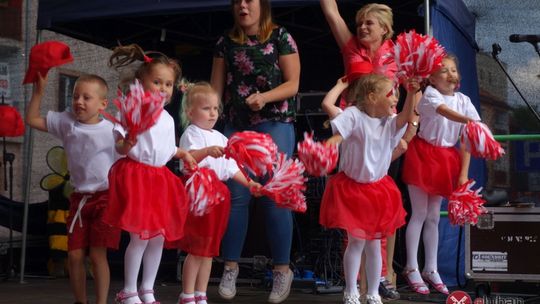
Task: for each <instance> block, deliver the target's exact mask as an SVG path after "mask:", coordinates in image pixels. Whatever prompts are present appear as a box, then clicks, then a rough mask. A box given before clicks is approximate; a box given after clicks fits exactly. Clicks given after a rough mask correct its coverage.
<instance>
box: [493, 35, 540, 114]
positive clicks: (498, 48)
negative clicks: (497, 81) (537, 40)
mask: <svg viewBox="0 0 540 304" xmlns="http://www.w3.org/2000/svg"><path fill="white" fill-rule="evenodd" d="M491 48H492V51H491V56H492V57H493V59H495V61H497V63H498V64H499V66H500V67H501V70H503V72H504V74H505V75H506V77H507V78H508V80H510V83H512V85H513V86H514V88H515V89H516V91H517V92H518V94H519V96H521V99H523V101H524V102H525V104H527V107H528V108H529V110H531V112H532V113H533V115H534V117H536V119H537V120H538V122H540V116H539V115H538V113H537V112H536V110H535V109H534V108H533V107H532V106H531V104H530V103H529V102H528V101H527V99H525V97H524V96H523V94H521V91H520V90H519V89H518V87H517V86H516V84H515V83H514V80H512V77H510V75H509V74H508V72H507V71H506V69H505V68H504V66H503V65H502V63H501V62H500V61H499V57H497V55H499V54H500V53H501V50H502V48H501V46H500V45H499V44H498V43H494V44H493V45H492V46H491ZM535 49H536V51H537V52H538V55H540V51H539V50H538V45H536V46H535Z"/></svg>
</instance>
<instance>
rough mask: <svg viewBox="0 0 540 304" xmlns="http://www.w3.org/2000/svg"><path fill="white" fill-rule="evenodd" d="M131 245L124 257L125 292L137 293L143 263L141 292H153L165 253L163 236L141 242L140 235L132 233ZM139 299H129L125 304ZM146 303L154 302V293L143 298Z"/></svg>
mask: <svg viewBox="0 0 540 304" xmlns="http://www.w3.org/2000/svg"><path fill="white" fill-rule="evenodd" d="M130 238H131V239H130V241H129V245H128V246H127V248H126V254H125V256H124V280H125V282H124V292H126V293H131V292H136V291H137V277H138V275H139V269H140V267H141V262H142V264H143V274H142V280H141V287H140V289H141V290H153V289H154V283H155V281H156V276H157V272H158V269H159V264H160V262H161V254H162V253H163V242H164V238H163V236H161V235H159V236H156V237H153V238H151V239H149V240H141V239H140V237H139V235H138V234H135V233H130ZM138 300H139V299H138V298H137V297H133V298H130V299H127V300H126V301H125V304H132V303H131V302H133V303H136V302H140V301H138ZM141 300H143V301H144V302H154V301H155V298H154V295H153V294H152V293H147V294H145V295H143V296H141Z"/></svg>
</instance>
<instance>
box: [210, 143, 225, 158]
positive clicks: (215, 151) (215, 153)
mask: <svg viewBox="0 0 540 304" xmlns="http://www.w3.org/2000/svg"><path fill="white" fill-rule="evenodd" d="M223 153H224V148H223V147H220V146H210V147H207V148H206V154H208V156H211V157H213V158H218V157H222V156H223Z"/></svg>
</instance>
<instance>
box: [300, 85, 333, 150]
mask: <svg viewBox="0 0 540 304" xmlns="http://www.w3.org/2000/svg"><path fill="white" fill-rule="evenodd" d="M325 95H326V92H309V93H298V99H297V102H298V103H297V110H296V113H297V114H296V139H297V141H302V140H303V139H304V132H308V133H309V132H313V133H314V139H315V140H316V141H320V140H324V139H327V138H329V137H330V136H332V130H331V128H330V122H329V120H328V115H326V113H324V112H323V111H322V109H321V102H322V100H323V99H324V96H325Z"/></svg>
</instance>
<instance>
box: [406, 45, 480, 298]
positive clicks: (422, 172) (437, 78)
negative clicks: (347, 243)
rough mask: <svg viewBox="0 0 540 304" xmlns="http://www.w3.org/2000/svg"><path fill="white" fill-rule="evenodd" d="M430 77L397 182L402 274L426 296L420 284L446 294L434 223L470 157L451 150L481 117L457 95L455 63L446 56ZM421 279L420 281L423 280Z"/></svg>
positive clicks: (463, 179)
mask: <svg viewBox="0 0 540 304" xmlns="http://www.w3.org/2000/svg"><path fill="white" fill-rule="evenodd" d="M442 64H443V66H442V67H441V68H440V69H439V70H438V71H437V72H435V73H433V74H432V75H431V76H430V77H429V82H430V83H431V85H430V86H428V87H427V88H426V90H425V92H424V95H423V96H422V99H420V102H419V104H418V107H417V109H418V112H419V114H420V131H419V133H418V134H417V136H416V137H414V138H413V140H412V141H411V142H410V144H409V149H408V151H407V153H405V163H404V166H403V173H402V179H403V182H404V183H405V184H407V185H408V190H409V195H410V199H411V209H412V215H411V219H410V221H409V224H408V226H407V232H406V236H405V237H406V247H407V265H406V267H405V269H404V271H403V274H404V276H405V278H406V279H407V282H408V284H409V286H410V287H411V289H412V290H413V291H415V292H417V293H420V294H428V293H429V288H428V287H427V286H426V284H425V283H424V280H425V281H427V282H428V283H429V284H431V285H432V286H433V287H434V288H435V289H436V290H437V291H439V292H441V293H444V294H448V289H447V288H446V286H445V285H444V284H443V282H442V280H441V278H440V276H439V274H438V273H437V247H438V240H439V231H438V226H439V217H440V207H441V201H442V198H443V197H448V196H449V195H450V194H452V191H453V190H454V189H455V188H456V187H457V186H458V185H461V184H463V183H465V182H466V181H467V180H468V177H467V176H468V171H469V161H470V154H469V153H468V152H467V151H465V147H464V146H462V147H461V149H460V152H458V150H457V148H455V147H454V146H455V145H456V143H457V141H458V139H459V135H460V132H461V128H462V127H463V126H464V124H466V123H467V122H469V121H472V120H480V116H479V115H478V112H476V109H475V108H474V106H473V104H472V103H471V100H470V99H469V97H467V96H465V95H463V94H461V93H459V92H456V89H457V87H458V83H459V74H458V70H457V64H456V58H455V57H453V56H447V57H445V58H444V59H443V61H442ZM422 227H423V229H424V237H423V241H424V249H425V264H424V269H423V272H422V273H420V272H419V270H418V259H417V256H418V244H419V242H420V234H421V233H422ZM422 278H423V279H424V280H422Z"/></svg>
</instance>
